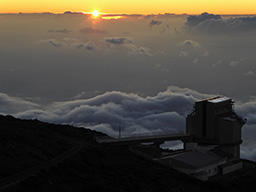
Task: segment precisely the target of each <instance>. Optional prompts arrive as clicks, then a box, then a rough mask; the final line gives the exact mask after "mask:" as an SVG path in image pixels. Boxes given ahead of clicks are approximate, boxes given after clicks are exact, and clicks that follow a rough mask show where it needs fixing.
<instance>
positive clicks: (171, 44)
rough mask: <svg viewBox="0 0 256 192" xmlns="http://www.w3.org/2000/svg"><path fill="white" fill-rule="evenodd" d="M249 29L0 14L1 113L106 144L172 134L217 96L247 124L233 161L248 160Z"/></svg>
mask: <svg viewBox="0 0 256 192" xmlns="http://www.w3.org/2000/svg"><path fill="white" fill-rule="evenodd" d="M25 2H26V1H23V3H25ZM95 2H97V1H95ZM160 2H161V1H159V3H160ZM45 3H46V4H47V1H46V2H45ZM63 4H64V5H65V2H63ZM24 6H25V5H24ZM26 7H28V6H26ZM32 7H33V6H32ZM74 9H75V8H74ZM70 10H71V9H70ZM88 10H89V9H88ZM23 11H24V10H23ZM24 12H25V11H24ZM120 12H123V11H122V10H121V11H120ZM255 26H256V17H255V16H253V15H252V16H248V15H237V16H227V15H224V16H223V15H222V16H221V15H217V14H212V13H205V12H203V13H200V14H198V15H168V14H167V15H158V14H156V15H154V14H153V15H151V14H150V15H122V16H119V17H115V18H110V17H106V16H105V17H103V16H98V17H93V16H92V15H89V14H78V13H74V12H69V13H66V14H62V13H61V14H51V13H43V14H42V13H41V14H40V13H37V14H0V29H1V30H0V66H1V70H0V106H1V107H0V114H3V115H8V114H10V115H13V116H15V117H18V118H22V119H35V118H37V119H39V120H42V121H45V122H50V123H60V124H71V125H74V126H81V127H87V128H90V129H93V130H97V131H102V132H104V133H107V134H109V135H111V136H117V135H118V129H119V127H120V126H121V127H122V132H123V135H126V136H129V135H136V134H152V133H163V132H164V133H166V132H179V131H184V130H185V126H186V125H185V120H186V116H187V115H188V114H189V113H190V112H191V110H192V109H193V105H194V102H195V101H197V100H201V99H204V98H208V97H211V96H216V95H223V96H227V97H230V98H232V99H233V100H234V101H235V102H236V103H235V111H236V112H237V114H238V115H240V116H242V117H243V118H247V123H246V125H245V126H244V127H243V144H242V147H241V156H242V157H243V158H248V159H251V160H256V142H255V136H256V129H255V127H256V89H255V82H256V67H255V63H256V55H255V50H256V27H255Z"/></svg>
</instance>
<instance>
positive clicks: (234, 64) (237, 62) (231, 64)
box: [229, 61, 239, 67]
mask: <svg viewBox="0 0 256 192" xmlns="http://www.w3.org/2000/svg"><path fill="white" fill-rule="evenodd" d="M238 64H239V61H231V62H230V63H229V66H231V67H235V66H237V65H238Z"/></svg>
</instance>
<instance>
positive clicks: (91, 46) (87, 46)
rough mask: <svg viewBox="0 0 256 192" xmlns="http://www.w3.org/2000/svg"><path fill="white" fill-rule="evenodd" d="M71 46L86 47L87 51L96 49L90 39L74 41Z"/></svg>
mask: <svg viewBox="0 0 256 192" xmlns="http://www.w3.org/2000/svg"><path fill="white" fill-rule="evenodd" d="M72 46H73V47H75V48H77V49H87V50H89V51H92V50H96V49H97V48H96V46H95V44H94V43H93V42H91V41H88V42H85V43H83V42H75V43H73V44H72Z"/></svg>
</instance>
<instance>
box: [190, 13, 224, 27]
mask: <svg viewBox="0 0 256 192" xmlns="http://www.w3.org/2000/svg"><path fill="white" fill-rule="evenodd" d="M213 19H214V20H221V19H222V18H221V16H220V15H214V14H209V13H206V12H205V13H202V14H201V15H198V16H194V15H192V16H189V17H188V18H187V22H186V25H188V26H190V27H193V26H197V25H199V24H200V23H202V22H204V21H206V20H213Z"/></svg>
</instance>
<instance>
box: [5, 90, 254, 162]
mask: <svg viewBox="0 0 256 192" xmlns="http://www.w3.org/2000/svg"><path fill="white" fill-rule="evenodd" d="M211 96H212V95H206V94H202V93H199V92H197V91H195V90H191V89H187V88H178V87H174V86H171V87H169V88H168V89H167V90H166V91H163V92H160V93H158V94H157V95H156V96H150V97H149V96H148V97H142V96H140V95H138V94H133V93H124V92H118V91H112V92H106V93H104V94H101V95H98V96H95V97H93V98H89V99H77V100H73V101H66V102H55V103H52V104H50V105H48V106H46V107H43V106H39V105H37V104H34V103H31V102H28V101H25V100H22V99H20V98H16V97H10V96H8V95H6V94H0V103H1V106H3V107H1V109H0V113H2V114H12V115H14V116H16V117H19V118H23V119H33V118H37V119H39V120H42V121H45V122H51V123H60V124H71V125H75V126H83V127H87V128H91V129H93V130H97V131H101V132H104V133H107V134H109V135H111V136H117V135H118V129H119V127H121V128H122V134H123V136H130V135H137V134H154V133H168V132H179V131H184V130H185V126H186V125H185V120H186V116H187V114H188V113H190V112H191V111H192V109H193V105H194V102H195V101H196V100H199V99H201V98H202V97H203V98H207V97H211ZM236 112H237V113H238V114H239V115H241V116H242V117H246V118H247V124H246V125H245V126H244V128H243V140H244V143H243V145H242V152H241V154H242V157H243V158H249V159H253V160H256V150H254V145H255V146H256V144H255V142H254V137H253V135H255V134H256V130H255V127H256V98H254V99H252V100H251V101H250V102H246V103H243V104H236ZM252 149H253V150H252Z"/></svg>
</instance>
